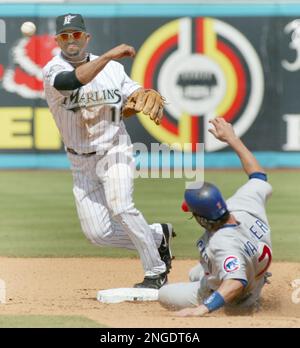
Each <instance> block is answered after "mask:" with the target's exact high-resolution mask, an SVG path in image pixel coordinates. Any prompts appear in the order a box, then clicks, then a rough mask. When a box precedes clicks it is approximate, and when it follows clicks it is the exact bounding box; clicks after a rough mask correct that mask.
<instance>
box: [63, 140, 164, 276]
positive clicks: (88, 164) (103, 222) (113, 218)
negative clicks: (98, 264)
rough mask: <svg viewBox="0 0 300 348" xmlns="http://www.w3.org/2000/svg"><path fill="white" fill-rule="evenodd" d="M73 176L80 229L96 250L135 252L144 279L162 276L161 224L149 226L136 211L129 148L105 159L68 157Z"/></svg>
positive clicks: (124, 146)
mask: <svg viewBox="0 0 300 348" xmlns="http://www.w3.org/2000/svg"><path fill="white" fill-rule="evenodd" d="M68 157H69V160H70V162H71V169H72V174H73V183H74V187H73V193H74V197H75V202H76V207H77V213H78V216H79V219H80V223H81V228H82V230H83V232H84V234H85V236H86V237H87V238H88V239H89V240H90V241H91V242H92V243H94V244H97V245H99V246H111V247H118V248H126V249H136V250H137V251H138V253H139V255H140V258H141V261H142V265H143V269H144V273H145V276H152V275H156V274H160V273H163V272H165V270H166V266H165V263H164V262H163V261H162V260H161V258H160V256H159V253H158V247H159V246H160V244H161V241H162V236H163V232H162V228H161V225H160V224H158V223H157V224H152V225H148V224H147V222H146V220H145V219H144V217H143V215H142V214H141V213H140V212H139V211H138V210H137V209H136V208H135V206H134V203H133V201H132V194H133V165H132V164H133V156H132V146H131V144H128V142H127V143H126V142H124V141H123V143H121V144H118V145H117V146H114V147H113V148H112V149H110V150H108V152H107V153H106V154H105V155H104V156H99V155H91V156H80V155H73V154H70V153H68Z"/></svg>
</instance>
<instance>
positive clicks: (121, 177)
mask: <svg viewBox="0 0 300 348" xmlns="http://www.w3.org/2000/svg"><path fill="white" fill-rule="evenodd" d="M128 141H129V139H128ZM97 168H98V169H99V171H100V173H99V177H101V179H102V183H103V187H104V191H105V196H106V200H107V204H108V208H109V210H110V211H111V214H112V216H113V218H114V220H115V221H116V222H117V223H119V224H121V225H122V227H123V229H124V230H125V231H126V233H127V234H128V236H129V237H130V239H131V240H132V242H133V244H134V245H135V247H136V249H137V251H138V252H139V255H140V257H141V261H142V264H143V268H144V272H145V277H149V279H153V280H154V283H157V284H158V283H159V285H160V286H162V285H163V284H165V283H166V281H167V276H166V265H165V263H164V262H163V261H162V260H161V257H160V255H159V252H158V249H157V244H156V242H155V239H154V237H153V234H152V232H151V229H150V227H149V225H148V224H147V222H146V220H145V219H144V217H143V215H142V214H141V213H140V212H139V211H138V210H137V209H136V208H135V206H134V203H133V201H132V194H133V156H132V149H131V146H130V143H129V144H128V142H124V141H122V142H121V144H119V145H117V146H115V147H114V148H113V149H112V150H111V151H108V153H107V155H106V156H105V157H104V158H103V159H102V160H101V161H100V162H99V163H98V165H97ZM156 278H157V279H156ZM156 280H157V281H156Z"/></svg>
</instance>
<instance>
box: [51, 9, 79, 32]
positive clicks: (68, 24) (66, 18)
mask: <svg viewBox="0 0 300 348" xmlns="http://www.w3.org/2000/svg"><path fill="white" fill-rule="evenodd" d="M67 29H74V30H78V31H86V28H85V24H84V20H83V18H82V16H81V15H80V14H77V13H76V14H75V13H67V14H65V15H62V16H58V17H56V35H58V34H60V33H62V32H64V31H65V30H67Z"/></svg>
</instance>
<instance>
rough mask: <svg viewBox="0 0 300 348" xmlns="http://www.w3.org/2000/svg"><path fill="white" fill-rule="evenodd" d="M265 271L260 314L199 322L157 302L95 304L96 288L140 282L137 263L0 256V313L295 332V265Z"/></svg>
mask: <svg viewBox="0 0 300 348" xmlns="http://www.w3.org/2000/svg"><path fill="white" fill-rule="evenodd" d="M196 263H197V260H174V263H173V269H172V272H171V273H170V276H169V283H173V282H179V281H180V282H181V281H188V271H189V269H190V268H191V267H193V266H194V265H195V264H196ZM270 271H271V272H272V273H273V276H272V278H271V284H270V285H267V286H265V288H264V290H263V293H262V299H261V308H260V310H259V311H257V312H254V313H249V312H248V313H228V312H225V311H224V310H220V311H218V312H216V313H212V314H210V315H209V316H207V317H203V318H177V317H175V316H174V314H173V313H172V312H170V311H168V310H166V309H165V308H163V307H162V306H160V304H159V303H158V302H138V303H132V302H123V303H119V304H103V303H100V302H98V301H97V300H96V296H97V291H98V290H101V289H109V288H120V287H132V285H133V284H134V283H136V282H139V281H141V280H142V278H143V272H142V267H141V264H140V261H139V260H136V259H110V258H6V257H5V258H4V257H2V258H0V278H2V279H3V280H4V281H5V282H6V292H7V303H6V304H3V305H0V314H2V315H3V314H6V315H7V314H9V315H30V314H34V315H81V316H85V317H87V318H90V319H93V320H95V321H97V322H98V323H101V324H104V325H106V326H108V327H113V328H139V327H141V328H151V327H153V328H155V327H156V328H157V327H159V328H198V327H199V328H201V327H210V328H211V327H298V328H299V327H300V290H299V289H298V290H299V291H298V290H297V288H293V286H292V282H293V281H294V280H295V279H300V264H299V263H288V262H274V263H273V264H272V266H271V269H270ZM299 287H300V285H299ZM298 297H299V299H298ZM292 298H293V299H294V302H293V300H292ZM297 299H298V300H297ZM295 300H296V301H295ZM296 302H299V303H296Z"/></svg>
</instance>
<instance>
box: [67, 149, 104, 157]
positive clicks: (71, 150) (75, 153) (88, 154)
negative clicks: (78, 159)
mask: <svg viewBox="0 0 300 348" xmlns="http://www.w3.org/2000/svg"><path fill="white" fill-rule="evenodd" d="M67 151H68V152H70V153H71V154H72V155H78V156H92V155H96V153H97V152H96V151H95V152H89V153H78V152H76V151H75V150H73V149H70V148H69V147H67Z"/></svg>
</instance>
